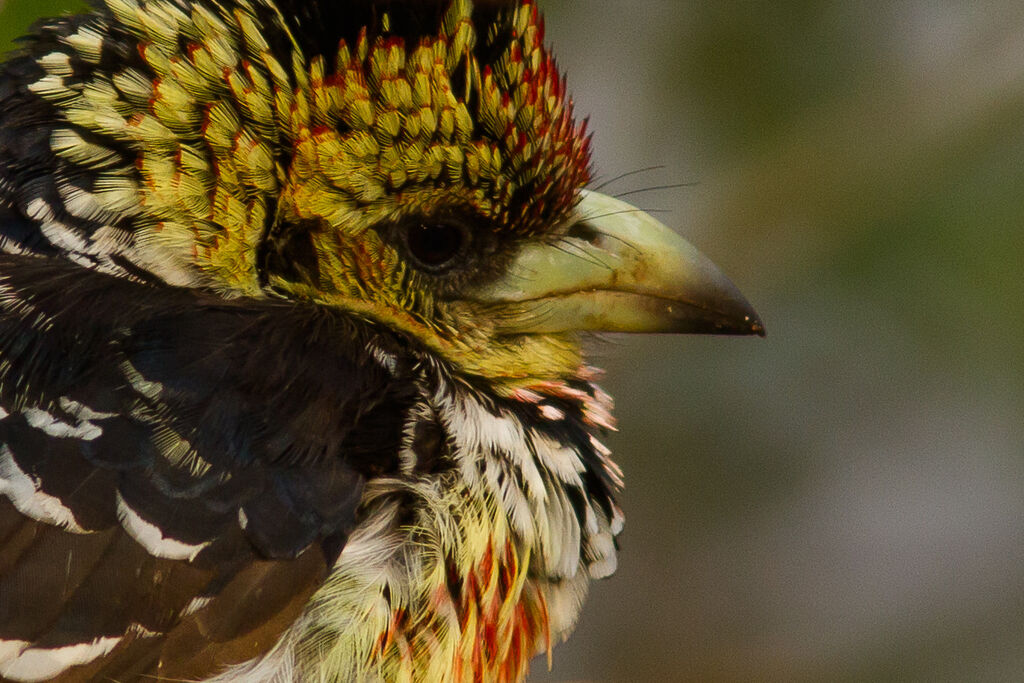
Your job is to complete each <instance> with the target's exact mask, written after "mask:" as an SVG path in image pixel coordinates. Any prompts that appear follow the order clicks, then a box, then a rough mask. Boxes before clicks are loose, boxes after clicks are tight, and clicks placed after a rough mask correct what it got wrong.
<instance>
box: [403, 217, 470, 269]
mask: <svg viewBox="0 0 1024 683" xmlns="http://www.w3.org/2000/svg"><path fill="white" fill-rule="evenodd" d="M405 244H406V247H407V248H408V250H409V254H410V255H411V256H412V258H413V259H414V260H415V261H416V265H418V266H420V267H421V268H422V269H424V270H426V271H428V272H432V273H440V272H442V271H445V270H447V269H449V268H451V267H452V266H454V265H455V264H457V263H458V262H459V260H460V259H459V257H460V256H462V254H463V252H464V251H465V249H466V246H467V245H468V244H469V231H468V230H466V228H465V227H464V226H462V225H459V224H458V223H455V222H449V221H439V222H436V223H434V222H430V223H426V222H416V223H413V224H411V225H410V226H409V227H408V228H407V229H406V231H405Z"/></svg>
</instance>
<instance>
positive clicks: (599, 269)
mask: <svg viewBox="0 0 1024 683" xmlns="http://www.w3.org/2000/svg"><path fill="white" fill-rule="evenodd" d="M469 298H471V299H473V300H475V301H476V302H478V303H480V304H485V305H486V306H487V307H488V308H489V309H491V314H492V316H493V318H494V319H496V320H497V321H498V322H497V330H496V331H497V332H499V333H502V334H548V333H559V332H569V331H584V330H589V331H602V332H677V333H692V334H757V335H760V336H764V324H763V323H762V322H761V319H760V317H758V315H757V313H756V312H755V311H754V309H753V307H752V306H751V305H750V303H748V302H747V300H746V299H745V298H744V297H743V295H742V294H740V292H739V290H737V289H736V286H735V285H733V284H732V282H730V281H729V279H728V278H727V277H725V275H724V274H722V272H721V271H720V270H719V269H718V268H717V267H716V266H715V265H714V264H713V263H711V261H710V260H708V258H707V257H705V256H704V255H703V254H701V253H700V252H699V251H697V250H696V249H695V248H694V247H693V246H692V245H691V244H690V243H689V242H687V241H686V240H684V239H683V238H682V237H680V236H679V235H677V234H676V233H675V232H673V231H672V230H671V229H669V228H668V227H666V226H665V225H663V224H662V223H660V222H659V221H657V220H655V219H654V218H653V217H651V216H650V215H648V214H646V213H644V212H643V211H641V210H640V209H637V208H636V207H634V206H631V205H630V204H627V203H626V202H623V201H620V200H618V199H614V198H612V197H608V196H606V195H603V194H599V193H597V192H589V191H586V190H584V191H583V193H582V201H580V203H579V205H578V206H577V208H576V219H575V223H573V225H572V226H571V227H570V228H569V230H568V232H567V233H566V235H564V236H562V237H560V238H559V239H558V240H557V241H556V242H553V243H533V244H528V245H526V246H525V247H524V248H523V249H522V251H521V252H520V253H519V254H518V255H517V256H516V258H515V259H514V260H513V262H512V264H511V265H510V267H509V269H508V270H507V271H506V274H505V275H503V276H502V277H501V278H500V279H499V280H496V281H493V282H490V283H488V284H487V285H486V286H484V287H482V288H480V289H478V290H477V291H475V292H473V293H472V294H471V295H470V297H469Z"/></svg>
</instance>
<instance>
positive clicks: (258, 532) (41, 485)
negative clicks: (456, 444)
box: [0, 255, 407, 681]
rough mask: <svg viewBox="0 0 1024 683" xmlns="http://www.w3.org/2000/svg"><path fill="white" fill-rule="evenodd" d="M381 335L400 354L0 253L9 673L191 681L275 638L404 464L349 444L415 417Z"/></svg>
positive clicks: (250, 308) (310, 315) (261, 314)
mask: <svg viewBox="0 0 1024 683" xmlns="http://www.w3.org/2000/svg"><path fill="white" fill-rule="evenodd" d="M368 335H372V336H373V342H374V344H377V345H380V344H385V345H387V344H392V345H394V347H395V348H394V349H392V350H393V351H395V352H396V353H397V351H398V348H399V347H398V344H399V343H400V342H399V341H398V340H394V339H391V338H388V337H386V334H385V333H381V332H378V331H375V330H373V329H372V328H371V327H370V326H369V325H367V324H365V323H357V322H356V321H353V320H351V319H347V318H345V317H344V316H340V315H337V314H331V313H327V312H324V311H322V310H318V309H315V308H311V307H305V308H304V307H298V306H294V305H291V304H282V303H274V302H269V301H263V300H244V301H224V300H222V299H219V298H217V297H216V296H214V295H210V294H203V293H201V292H196V291H190V290H182V289H175V288H170V287H154V286H151V285H145V284H140V283H136V282H131V281H127V280H123V279H119V278H115V277H112V276H108V275H104V274H101V273H96V272H92V271H89V270H86V269H83V268H79V267H77V266H74V265H72V264H68V263H66V262H62V261H58V260H55V259H49V258H44V257H39V256H13V255H4V256H0V675H2V676H5V677H6V678H5V680H20V681H26V680H42V679H47V680H50V679H53V680H61V681H86V680H104V679H108V680H118V681H124V680H132V679H135V678H145V679H147V680H153V678H154V677H155V678H156V679H157V680H181V679H187V680H198V679H201V678H203V677H206V676H209V675H212V674H214V673H216V672H217V671H218V670H220V669H221V668H223V667H225V666H228V665H232V664H237V663H240V662H243V661H246V660H248V659H251V658H252V657H255V656H258V655H260V654H262V653H263V652H265V651H267V650H268V649H269V648H270V647H272V645H273V644H274V642H276V640H277V638H278V637H279V636H280V634H281V633H282V632H283V631H284V630H285V629H286V628H287V627H288V626H289V625H290V624H291V623H292V622H293V621H294V620H295V619H296V618H297V617H298V616H299V614H300V613H301V611H302V609H303V608H304V606H305V604H306V601H307V600H308V598H309V596H310V595H312V593H313V591H315V590H316V588H317V587H318V586H319V585H320V583H321V582H322V581H323V580H324V577H325V576H326V573H327V571H328V567H329V566H330V565H331V564H332V563H333V561H334V559H335V558H336V557H337V554H338V553H339V552H340V550H341V548H342V547H343V545H344V541H345V538H346V537H347V534H348V532H349V531H350V530H351V528H352V527H353V525H354V523H355V519H356V510H357V506H358V503H359V499H360V496H361V491H362V482H363V479H364V474H365V473H366V472H368V471H373V472H380V471H386V470H387V469H388V468H389V467H392V466H393V463H392V462H391V461H390V460H389V461H387V462H381V461H380V459H379V458H378V459H372V458H368V456H367V449H366V448H365V447H355V446H354V445H348V444H353V443H354V442H358V441H360V440H362V439H363V437H362V436H361V434H360V431H359V430H360V420H361V418H364V417H365V416H367V415H372V416H373V418H372V419H369V420H367V421H366V424H367V425H369V426H367V427H366V429H368V430H373V432H374V433H377V432H378V431H379V430H380V429H381V425H382V424H387V420H390V419H394V420H400V419H402V413H403V411H404V410H405V409H406V407H407V402H406V398H405V397H404V395H403V394H402V390H401V389H399V388H398V387H402V386H404V384H403V382H400V381H397V378H396V375H397V374H399V373H400V372H402V370H401V369H400V368H397V369H396V368H395V367H394V366H393V364H389V365H388V366H384V365H381V364H380V363H379V362H377V361H375V360H374V359H373V358H372V356H371V355H370V354H366V353H365V352H364V351H363V350H364V349H365V348H366V344H367V342H368V341H369V338H368ZM380 335H385V336H383V337H382V336H380ZM392 355H396V354H392ZM392 415H393V417H392ZM397 431H398V430H396V432H397ZM347 453H356V454H358V455H356V456H353V457H348V456H347V455H346V454H347Z"/></svg>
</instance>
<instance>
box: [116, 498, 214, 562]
mask: <svg viewBox="0 0 1024 683" xmlns="http://www.w3.org/2000/svg"><path fill="white" fill-rule="evenodd" d="M117 519H118V520H120V522H121V526H122V527H124V529H125V531H127V532H128V533H129V534H130V535H131V537H132V538H134V539H135V540H136V541H138V542H139V545H141V546H142V547H143V548H145V549H146V552H148V553H149V554H150V555H153V556H154V557H163V558H165V559H168V560H193V559H195V557H196V555H198V554H199V553H200V552H202V550H203V548H205V547H206V546H208V545H210V541H204V542H203V543H198V544H195V545H193V544H191V543H183V542H182V541H178V540H176V539H173V538H167V537H166V536H164V534H163V532H162V531H161V530H160V527H158V526H156V525H155V524H150V523H149V522H147V521H146V520H144V519H142V517H140V516H139V513H137V512H135V510H133V509H132V508H131V506H130V505H128V503H126V502H125V500H124V498H122V497H121V493H120V491H119V492H118V493H117Z"/></svg>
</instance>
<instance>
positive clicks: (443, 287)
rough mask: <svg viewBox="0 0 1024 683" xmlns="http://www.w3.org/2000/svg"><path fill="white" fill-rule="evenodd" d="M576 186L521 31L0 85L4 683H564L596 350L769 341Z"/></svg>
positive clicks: (215, 5)
mask: <svg viewBox="0 0 1024 683" xmlns="http://www.w3.org/2000/svg"><path fill="white" fill-rule="evenodd" d="M589 163H590V162H589V138H588V136H587V134H586V131H585V126H581V125H578V124H577V123H576V122H575V121H574V119H573V114H572V105H571V102H570V101H569V100H568V98H567V95H566V85H565V82H564V79H563V77H562V76H561V75H560V73H559V72H558V70H557V68H556V66H555V63H554V61H553V59H552V57H551V56H550V54H549V52H548V50H547V48H546V46H545V44H544V29H543V21H542V19H541V18H540V15H539V13H538V10H537V7H536V5H535V4H534V3H533V2H532V1H531V0H518V1H513V0H508V1H501V2H495V1H493V0H478V1H477V2H476V3H473V2H470V1H469V0H378V1H376V2H373V1H370V0H349V1H347V2H342V1H338V2H329V1H327V0H311V1H308V2H306V1H304V0H277V2H274V0H102V2H98V3H97V5H96V9H95V10H94V11H93V12H92V13H90V14H85V15H81V16H76V17H65V18H62V19H55V20H52V21H49V22H44V23H43V24H41V25H40V26H39V27H38V28H37V30H36V32H35V34H34V35H33V36H32V37H30V38H29V39H28V40H27V41H26V42H25V43H24V44H23V47H22V48H21V50H20V52H19V53H17V54H15V55H14V56H13V57H11V58H10V59H9V60H8V61H7V62H6V63H5V64H3V65H2V66H0V252H2V253H0V676H2V677H4V679H5V680H11V681H35V680H60V681H84V680H119V681H127V680H207V681H234V680H245V681H266V682H268V683H269V682H272V681H273V682H278V683H284V682H285V681H292V680H298V681H354V680H359V681H376V680H381V681H423V682H425V683H426V682H433V681H453V682H461V681H515V680H520V679H522V678H523V677H525V675H526V672H527V670H528V665H529V661H530V659H531V658H532V657H533V656H534V655H536V654H537V653H539V652H545V651H546V652H548V654H549V656H550V652H551V648H552V646H553V644H555V643H556V642H558V641H560V640H561V639H563V638H565V637H566V636H567V635H568V634H569V632H570V631H571V629H572V627H573V625H574V624H575V621H576V619H577V616H578V614H579V611H580V607H581V604H582V600H583V598H584V595H585V593H586V590H587V585H588V582H589V581H590V579H592V578H599V577H603V576H607V575H608V574H610V573H611V572H612V571H614V569H615V564H616V545H615V537H616V535H617V534H618V533H619V532H620V531H621V529H622V522H623V518H622V513H621V511H620V510H619V508H618V507H617V505H616V503H615V496H616V493H617V492H618V490H619V488H620V487H621V485H622V480H621V473H620V472H619V470H618V468H617V466H616V465H615V464H614V463H613V462H612V461H611V460H610V458H609V456H610V453H609V452H608V450H607V449H606V448H605V447H604V445H603V444H602V443H601V441H600V439H601V438H603V436H604V434H605V433H607V431H609V430H611V429H613V428H614V422H613V419H612V417H611V400H610V398H609V397H608V396H607V395H606V394H604V393H603V392H602V391H601V390H600V389H599V388H597V387H596V385H594V384H593V381H594V379H595V378H596V376H597V371H595V370H593V369H592V368H589V367H588V366H587V365H586V364H585V363H584V362H583V359H582V355H581V352H580V342H579V338H578V334H577V333H578V332H579V331H585V330H593V329H608V330H626V331H629V330H633V331H698V332H726V333H744V334H746V333H752V332H760V331H761V326H760V321H759V320H757V318H756V315H755V314H754V313H753V311H752V310H751V309H750V308H749V305H748V304H746V302H745V301H744V300H743V299H742V297H740V295H739V294H738V292H736V291H735V290H734V288H732V285H731V284H729V283H728V281H727V280H725V279H724V277H722V276H721V275H720V274H719V273H718V272H717V271H716V270H714V268H713V266H711V265H710V264H709V263H707V262H706V260H703V257H701V256H700V255H699V254H697V252H695V251H694V250H692V248H691V247H689V245H686V244H685V243H682V241H681V240H680V239H679V238H678V237H676V236H674V235H672V234H671V233H670V232H668V231H667V230H666V229H664V227H663V226H660V225H657V224H655V223H653V221H652V219H650V218H649V217H646V216H643V215H637V216H634V215H633V214H635V213H636V212H635V210H634V209H632V207H628V206H627V205H624V204H621V202H616V201H615V200H611V199H609V198H603V197H601V196H599V195H595V194H593V193H587V192H584V191H583V187H584V185H585V184H586V183H587V181H588V179H589V175H590V173H589ZM595 207H596V208H595ZM609 207H611V208H610V209H609ZM588 212H589V213H588Z"/></svg>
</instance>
